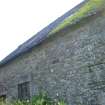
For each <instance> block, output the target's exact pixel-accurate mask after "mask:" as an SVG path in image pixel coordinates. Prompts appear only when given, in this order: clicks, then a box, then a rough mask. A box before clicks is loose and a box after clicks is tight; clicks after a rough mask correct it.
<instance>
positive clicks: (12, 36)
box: [0, 0, 83, 60]
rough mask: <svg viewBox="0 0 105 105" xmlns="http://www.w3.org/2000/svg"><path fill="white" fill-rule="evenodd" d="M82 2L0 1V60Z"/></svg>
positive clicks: (75, 0) (73, 0)
mask: <svg viewBox="0 0 105 105" xmlns="http://www.w3.org/2000/svg"><path fill="white" fill-rule="evenodd" d="M81 1H83V0H0V60H2V59H3V58H4V57H5V56H7V55H8V54H9V53H10V52H12V51H13V50H14V49H16V48H17V47H18V46H19V45H20V44H22V43H23V42H24V41H26V40H27V39H29V38H30V37H32V36H33V35H34V34H35V33H37V32H38V31H40V30H41V29H42V28H44V27H45V26H47V25H48V24H49V23H51V22H52V21H54V20H55V19H56V18H58V17H59V16H61V15H63V14H64V13H65V12H67V11H68V10H70V9H71V8H73V7H74V6H75V5H77V4H78V3H80V2H81Z"/></svg>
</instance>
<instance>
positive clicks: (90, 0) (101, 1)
mask: <svg viewBox="0 0 105 105" xmlns="http://www.w3.org/2000/svg"><path fill="white" fill-rule="evenodd" d="M104 7H105V0H87V2H86V3H85V4H84V5H83V6H82V7H81V8H80V9H79V10H78V11H77V12H75V13H74V14H73V15H72V16H69V17H67V18H66V19H65V20H63V21H62V22H61V23H60V24H59V25H58V26H57V27H56V28H55V29H53V30H52V31H51V32H50V33H49V35H51V34H54V33H56V32H58V31H60V30H62V29H63V28H65V27H67V26H69V25H72V24H75V23H76V22H78V21H80V20H81V19H83V18H85V17H88V16H89V15H92V14H94V13H96V12H97V11H99V10H101V9H103V8H104Z"/></svg>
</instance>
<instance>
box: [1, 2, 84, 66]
mask: <svg viewBox="0 0 105 105" xmlns="http://www.w3.org/2000/svg"><path fill="white" fill-rule="evenodd" d="M84 3H85V1H83V2H82V3H80V4H79V5H77V6H76V7H74V8H73V9H71V10H70V11H68V12H67V13H65V14H64V15H63V16H61V17H59V18H58V19H56V20H55V21H54V22H52V23H51V24H49V25H48V26H47V27H45V28H44V29H42V30H41V31H40V32H38V33H37V34H35V35H34V36H33V37H31V38H30V39H29V40H27V41H26V42H24V43H23V44H22V45H20V46H19V47H18V48H17V49H16V50H14V51H13V52H12V53H11V54H9V55H8V56H7V57H5V58H4V59H3V60H2V61H1V62H0V67H1V66H4V65H5V64H7V63H8V62H10V61H12V60H13V59H15V58H17V57H18V56H19V55H21V54H24V53H26V52H28V51H29V50H30V49H32V48H33V47H35V46H37V45H38V44H40V43H41V42H43V41H44V40H45V39H46V38H47V37H48V36H49V33H50V32H51V31H52V30H53V29H55V28H56V27H57V26H58V25H59V24H60V23H61V22H63V21H64V20H65V19H66V18H67V17H69V16H71V15H72V14H73V13H75V12H76V11H77V10H78V9H79V8H80V7H81V6H83V5H84Z"/></svg>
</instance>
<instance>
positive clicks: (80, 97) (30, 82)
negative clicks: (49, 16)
mask: <svg viewBox="0 0 105 105" xmlns="http://www.w3.org/2000/svg"><path fill="white" fill-rule="evenodd" d="M93 1H94V0H93ZM96 1H97V0H96ZM100 1H101V0H100ZM87 2H88V0H86V1H84V2H82V3H81V4H79V5H78V6H76V7H75V8H73V9H72V10H70V11H69V12H67V13H66V14H64V15H63V16H61V17H60V18H58V19H57V20H55V21H54V22H53V23H51V24H50V25H48V26H47V27H45V28H44V29H43V30H42V31H40V32H38V33H37V34H36V35H35V36H33V37H32V38H30V39H29V40H28V41H26V42H25V43H23V44H22V45H20V46H19V47H18V48H17V49H16V50H15V51H14V52H12V53H11V54H10V55H8V56H7V57H6V58H5V59H3V60H2V61H1V62H0V97H3V98H7V99H8V100H11V99H17V98H19V99H29V98H30V97H32V96H34V95H36V94H37V93H38V92H39V91H41V90H44V91H47V92H48V94H49V96H51V97H52V98H58V99H59V97H60V98H63V99H64V100H65V101H66V102H67V103H68V104H69V105H105V11H104V9H100V10H99V9H98V10H97V11H92V12H90V13H88V14H87V15H85V16H83V17H81V18H77V19H76V21H73V22H72V23H71V24H69V25H67V26H64V27H63V28H62V29H60V30H58V29H57V28H56V27H57V26H59V25H60V24H61V23H62V22H63V21H64V20H65V19H67V18H68V17H70V16H71V18H72V16H73V14H74V15H75V14H76V12H78V10H80V9H81V8H83V7H85V5H86V3H87ZM79 12H80V11H79ZM54 30H55V31H54ZM56 30H58V31H56Z"/></svg>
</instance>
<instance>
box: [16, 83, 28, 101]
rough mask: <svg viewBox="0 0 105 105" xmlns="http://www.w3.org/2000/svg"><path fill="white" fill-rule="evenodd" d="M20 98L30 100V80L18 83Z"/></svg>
mask: <svg viewBox="0 0 105 105" xmlns="http://www.w3.org/2000/svg"><path fill="white" fill-rule="evenodd" d="M18 98H19V99H20V100H29V99H30V88H29V82H24V83H21V84H18Z"/></svg>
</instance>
